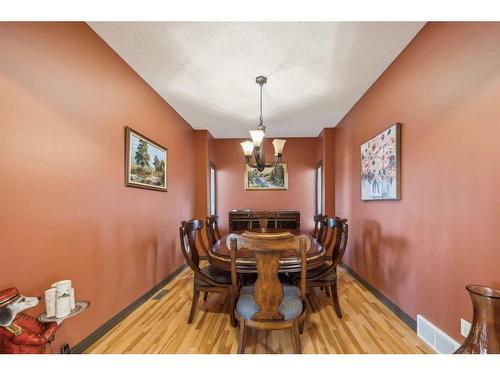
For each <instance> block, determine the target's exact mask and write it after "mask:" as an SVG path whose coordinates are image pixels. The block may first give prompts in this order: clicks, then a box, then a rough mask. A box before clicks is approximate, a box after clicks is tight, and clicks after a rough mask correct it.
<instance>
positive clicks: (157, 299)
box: [151, 289, 168, 301]
mask: <svg viewBox="0 0 500 375" xmlns="http://www.w3.org/2000/svg"><path fill="white" fill-rule="evenodd" d="M167 293H168V289H163V290H160V291H159V292H158V293H156V295H155V296H154V297H152V298H151V299H154V300H156V301H159V300H161V299H162V298H163V297H165V295H166V294H167Z"/></svg>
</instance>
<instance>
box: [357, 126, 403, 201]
mask: <svg viewBox="0 0 500 375" xmlns="http://www.w3.org/2000/svg"><path fill="white" fill-rule="evenodd" d="M400 133H401V124H399V123H396V124H394V125H392V126H391V127H389V128H388V129H386V130H384V131H383V132H382V133H380V134H378V135H376V136H375V137H373V138H372V139H370V140H369V141H367V142H365V143H363V144H362V145H361V199H362V200H397V199H399V198H400V183H401V181H400V174H401V171H400V168H401V161H400V153H401V150H400V149H401V135H400Z"/></svg>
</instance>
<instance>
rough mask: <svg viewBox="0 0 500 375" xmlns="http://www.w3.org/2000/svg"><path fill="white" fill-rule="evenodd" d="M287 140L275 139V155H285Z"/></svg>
mask: <svg viewBox="0 0 500 375" xmlns="http://www.w3.org/2000/svg"><path fill="white" fill-rule="evenodd" d="M285 142H286V139H275V140H273V146H274V155H281V154H282V153H283V147H285Z"/></svg>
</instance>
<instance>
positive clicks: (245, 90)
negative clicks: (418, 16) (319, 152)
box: [89, 22, 424, 138]
mask: <svg viewBox="0 0 500 375" xmlns="http://www.w3.org/2000/svg"><path fill="white" fill-rule="evenodd" d="M89 25H90V26H91V27H92V28H93V29H94V30H95V31H96V32H97V34H99V35H100V36H101V37H102V38H103V39H104V40H105V41H106V43H108V44H109V45H110V46H111V47H112V48H113V49H114V50H115V51H116V52H117V53H118V54H119V55H120V56H121V57H122V58H123V59H124V60H125V61H126V62H127V63H128V64H129V65H130V66H131V67H132V68H133V69H134V70H135V71H136V72H137V73H138V74H139V75H140V76H141V77H142V78H143V79H144V80H145V81H146V82H148V83H149V85H151V87H153V89H155V90H156V91H157V92H158V93H159V94H160V95H161V96H162V97H163V98H164V99H165V100H166V101H167V102H168V103H169V104H170V105H171V106H172V107H173V108H174V109H175V110H176V111H177V112H178V113H179V114H180V115H181V116H182V117H183V118H184V119H185V120H186V121H187V122H189V124H191V126H193V127H194V128H195V129H208V130H209V131H210V132H211V133H212V135H213V136H214V137H216V138H239V137H247V136H248V130H250V129H253V128H255V127H256V125H257V124H258V118H259V107H258V105H259V86H258V85H257V84H256V83H255V77H256V76H258V75H261V74H262V75H265V76H267V77H268V83H267V85H265V86H264V99H263V101H264V104H263V107H264V108H263V110H264V124H265V125H266V126H267V132H266V133H267V134H268V136H271V137H273V136H274V137H277V136H280V137H285V136H286V137H302V136H314V137H315V136H317V135H318V134H319V132H320V131H321V130H322V129H323V128H324V127H333V126H336V125H337V123H338V122H339V121H340V120H341V119H342V117H343V116H344V115H345V114H346V113H347V112H348V111H349V110H350V109H351V108H352V106H353V105H354V104H355V103H356V101H357V100H358V99H359V98H360V97H361V96H362V95H363V94H364V93H365V92H366V90H367V89H368V88H369V87H370V85H371V84H372V83H373V82H375V80H376V79H377V78H378V77H379V76H380V74H382V72H383V71H384V70H385V69H386V68H387V67H388V66H389V64H390V63H391V62H392V61H393V60H394V59H395V58H396V57H397V56H398V55H399V53H400V52H401V51H402V50H403V48H404V47H406V45H407V44H408V43H409V42H410V40H411V39H412V38H413V37H414V36H415V34H416V33H417V32H418V31H419V30H420V29H421V28H422V26H423V25H424V23H423V22H90V23H89Z"/></svg>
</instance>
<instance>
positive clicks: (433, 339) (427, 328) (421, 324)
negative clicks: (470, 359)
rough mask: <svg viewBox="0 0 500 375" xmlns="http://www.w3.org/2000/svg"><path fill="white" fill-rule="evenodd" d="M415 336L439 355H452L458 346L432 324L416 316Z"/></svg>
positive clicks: (420, 316)
mask: <svg viewBox="0 0 500 375" xmlns="http://www.w3.org/2000/svg"><path fill="white" fill-rule="evenodd" d="M417 335H418V337H420V338H421V339H422V340H424V341H425V342H426V343H427V345H429V346H430V347H431V348H432V349H433V350H434V351H435V352H437V353H440V354H450V353H453V352H454V351H455V350H456V349H457V348H458V347H459V346H460V344H459V343H458V342H456V341H455V340H453V339H452V338H451V337H450V336H448V335H447V334H446V333H444V332H443V331H441V330H440V329H439V328H438V327H436V326H435V325H434V324H432V323H431V322H429V321H428V320H427V319H425V318H424V317H423V316H422V315H417Z"/></svg>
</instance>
